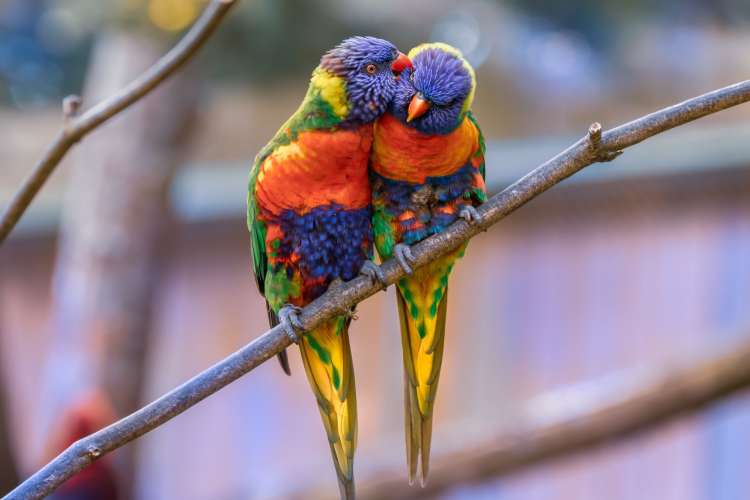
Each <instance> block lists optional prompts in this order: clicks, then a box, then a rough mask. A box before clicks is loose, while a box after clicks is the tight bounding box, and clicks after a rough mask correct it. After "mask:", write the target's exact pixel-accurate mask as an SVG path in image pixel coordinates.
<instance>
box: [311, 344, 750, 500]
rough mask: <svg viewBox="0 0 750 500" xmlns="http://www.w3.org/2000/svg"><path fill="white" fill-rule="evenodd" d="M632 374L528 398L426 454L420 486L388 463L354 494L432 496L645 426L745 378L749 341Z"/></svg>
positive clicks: (749, 371)
mask: <svg viewBox="0 0 750 500" xmlns="http://www.w3.org/2000/svg"><path fill="white" fill-rule="evenodd" d="M745 338H746V336H745ZM654 371H655V372H656V371H657V370H654ZM657 373H658V372H657ZM639 375H643V373H636V374H629V376H625V377H622V378H619V379H616V380H614V381H611V382H603V383H601V384H598V385H596V386H593V387H590V388H588V389H579V390H576V391H573V392H572V393H571V391H570V390H561V391H559V393H562V394H560V395H558V396H556V395H555V394H556V393H554V392H553V393H551V394H550V395H547V396H543V398H544V399H545V400H547V401H550V402H552V401H557V402H558V403H559V401H566V400H568V401H576V402H577V403H576V406H575V407H574V408H571V407H570V406H567V407H566V406H565V405H563V407H562V409H560V407H559V405H558V406H553V408H556V409H555V411H552V412H549V411H545V412H543V414H541V415H540V411H539V407H538V405H535V404H534V402H533V401H532V403H531V404H530V405H528V407H527V408H526V411H525V412H524V414H523V415H522V416H521V418H520V419H519V421H518V423H517V424H514V429H513V430H512V431H509V432H504V433H502V434H500V435H498V436H497V437H496V438H495V439H490V440H489V442H487V443H486V444H482V445H479V446H477V447H475V448H473V449H467V450H462V451H460V452H456V453H449V454H446V455H443V456H440V457H438V458H437V459H436V460H433V463H432V465H431V470H430V481H429V482H428V483H427V485H426V487H424V488H418V487H415V488H408V487H406V475H405V473H404V470H403V469H399V470H395V469H394V470H389V471H384V472H383V473H380V474H378V475H377V477H372V478H370V479H369V480H365V481H363V483H362V486H361V487H360V489H359V494H358V497H359V498H360V499H361V500H376V499H388V500H405V499H415V498H437V497H439V496H440V494H441V493H444V492H446V491H447V490H449V489H451V488H454V487H456V486H460V485H465V484H471V483H477V482H480V481H483V480H487V479H491V478H496V477H500V476H503V475H506V474H509V473H512V472H516V471H518V470H520V469H522V468H524V467H527V466H529V465H532V464H538V463H540V462H543V461H545V460H550V459H553V458H556V457H559V456H561V455H568V454H572V453H576V452H581V451H584V450H587V449H589V448H593V447H596V446H601V445H604V444H607V443H609V442H611V441H613V440H617V439H620V438H624V437H629V436H633V435H635V434H637V433H640V432H645V431H648V430H650V429H653V428H654V427H656V426H658V425H661V424H664V423H666V422H668V421H671V420H673V419H676V418H678V417H680V416H682V415H684V414H686V413H688V412H692V411H696V410H700V409H703V408H705V407H706V406H708V405H710V404H712V403H714V402H716V401H717V400H719V399H722V398H726V397H728V396H731V395H733V394H735V393H737V392H738V391H740V390H741V389H744V388H747V387H748V386H750V342H747V341H744V342H742V343H739V344H738V345H736V346H733V348H731V349H727V350H726V351H725V352H723V353H722V354H720V355H715V356H714V357H711V358H710V359H708V360H704V361H701V362H698V363H697V364H695V365H693V366H689V367H682V368H673V369H672V370H669V371H666V372H664V373H662V374H661V375H660V376H645V377H644V376H639ZM644 378H645V380H644ZM634 380H636V381H637V382H633V381H634ZM587 402H589V403H593V404H588V405H587ZM304 497H305V498H322V495H321V496H316V495H311V494H310V492H307V493H306V494H305V496H304Z"/></svg>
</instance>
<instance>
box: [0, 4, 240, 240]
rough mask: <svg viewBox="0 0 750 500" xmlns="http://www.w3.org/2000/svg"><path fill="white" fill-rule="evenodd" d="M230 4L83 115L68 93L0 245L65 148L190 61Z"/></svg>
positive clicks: (0, 229)
mask: <svg viewBox="0 0 750 500" xmlns="http://www.w3.org/2000/svg"><path fill="white" fill-rule="evenodd" d="M234 3H235V2H234V0H213V1H212V2H211V3H210V4H209V5H208V6H207V7H206V9H205V10H204V11H203V14H202V15H201V16H200V17H199V18H198V20H196V22H195V24H193V26H192V27H191V28H190V31H188V32H187V33H186V34H185V36H184V37H183V38H182V39H181V40H180V41H179V42H178V43H177V45H175V46H174V47H173V48H172V50H170V51H169V52H167V53H166V54H165V55H164V57H162V58H161V59H159V60H158V61H157V62H156V63H155V64H154V65H153V66H151V67H150V68H149V69H147V70H146V71H145V72H144V73H143V74H142V75H141V76H139V77H138V78H136V79H135V80H133V81H132V82H131V83H130V84H129V85H128V86H127V87H125V88H123V89H122V90H121V91H120V92H118V93H117V94H115V95H113V96H112V97H109V98H108V99H106V100H104V101H102V102H100V103H99V104H97V105H96V106H94V107H93V108H91V109H89V110H88V111H86V112H85V113H84V114H83V115H81V116H79V117H75V115H76V114H77V112H78V108H79V107H80V105H81V102H80V99H79V98H76V96H70V97H68V98H66V99H65V100H64V101H63V117H64V118H65V124H64V126H63V129H62V130H61V131H60V132H59V133H58V134H57V136H56V137H55V139H54V140H53V141H52V144H51V145H50V146H49V147H48V148H47V151H46V152H45V153H44V156H42V158H41V159H40V160H39V161H38V162H37V164H36V165H34V169H33V170H32V171H31V174H30V175H29V176H28V177H27V178H26V180H24V182H23V184H22V185H21V187H20V189H19V190H18V192H16V194H15V195H14V196H13V198H12V199H11V200H10V203H8V206H7V207H6V208H5V210H4V211H3V214H2V216H0V245H2V243H3V242H4V241H5V239H6V238H7V237H8V235H9V234H10V232H11V231H12V230H13V228H14V227H15V226H16V224H17V223H18V221H19V219H20V218H21V216H22V215H23V214H24V212H26V209H28V208H29V205H30V204H31V202H32V200H33V199H34V197H35V196H36V194H37V193H38V192H39V190H40V189H41V188H42V186H43V185H44V183H45V182H47V179H49V177H50V175H52V172H54V170H55V168H56V167H57V165H59V163H60V161H62V159H63V157H64V156H65V155H66V153H67V152H68V150H70V148H71V147H72V146H73V145H74V144H75V143H77V142H78V141H80V140H81V139H82V138H83V137H84V136H85V135H86V134H88V133H89V132H91V131H92V130H94V129H95V128H97V127H98V126H99V125H101V124H103V123H104V122H106V121H107V120H109V119H110V118H112V117H113V116H115V115H116V114H117V113H119V112H120V111H122V110H124V109H125V108H127V107H128V106H130V105H132V104H133V103H135V102H136V101H138V100H139V99H141V98H142V97H144V96H145V95H146V94H148V93H149V92H151V91H152V90H154V88H156V87H157V86H158V85H159V84H160V83H162V82H163V81H164V80H166V79H167V78H168V77H169V76H170V75H172V74H173V73H174V72H175V71H177V70H178V69H179V68H180V67H181V66H182V65H184V64H185V63H186V62H187V61H188V60H190V58H192V57H193V56H194V55H195V53H196V52H197V51H198V49H200V47H201V46H202V45H203V44H204V43H205V42H206V40H208V38H209V37H210V36H211V34H212V33H213V32H214V30H215V29H216V27H217V26H218V25H219V23H220V22H221V20H222V19H223V18H224V15H225V14H226V13H227V12H228V11H229V9H230V8H231V7H232V5H233V4H234Z"/></svg>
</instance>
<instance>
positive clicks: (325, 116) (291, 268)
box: [247, 37, 398, 499]
mask: <svg viewBox="0 0 750 500" xmlns="http://www.w3.org/2000/svg"><path fill="white" fill-rule="evenodd" d="M397 55H398V51H397V50H396V48H395V47H394V46H393V45H392V44H391V43H389V42H386V41H385V40H380V39H377V38H372V37H353V38H350V39H347V40H345V41H344V42H342V43H341V44H340V45H338V46H337V47H335V48H334V49H332V50H331V51H329V52H328V53H326V54H325V55H324V56H323V57H322V59H321V64H320V65H319V66H318V67H317V68H316V69H315V70H314V71H313V73H312V77H311V80H310V86H309V87H308V91H307V94H306V95H305V98H304V100H303V101H302V104H301V105H300V107H299V108H298V109H297V111H296V112H295V113H294V114H293V115H292V116H291V118H289V119H288V120H287V121H286V123H284V125H282V126H281V128H280V129H279V131H278V132H277V133H276V135H275V136H274V137H273V139H272V140H271V141H270V142H269V143H268V145H266V147H264V148H263V150H261V152H260V153H259V154H258V156H257V157H256V159H255V163H254V165H253V168H252V170H251V172H250V182H249V189H248V200H247V201H248V204H247V219H248V227H249V230H250V234H251V238H250V242H251V249H252V255H253V261H252V262H253V271H254V274H255V279H256V282H257V284H258V289H259V290H260V292H261V294H262V295H263V296H264V297H265V299H266V304H267V309H268V317H269V322H270V323H271V325H273V324H275V323H277V322H278V313H279V311H280V309H281V308H282V307H283V306H284V305H285V304H292V305H295V306H305V305H307V304H309V303H310V302H311V301H312V300H314V299H315V298H317V297H319V296H320V295H321V294H323V293H324V292H325V291H326V289H327V288H328V287H329V285H330V284H331V283H332V282H333V281H334V280H341V281H348V280H350V279H352V278H354V277H355V276H357V274H358V273H359V270H360V268H361V267H362V264H363V263H364V262H365V260H367V259H370V258H371V257H372V229H371V217H372V207H371V192H370V182H369V177H368V171H367V167H368V159H369V155H370V149H371V145H372V134H373V124H372V122H373V121H374V120H375V119H376V118H377V117H378V116H379V115H380V114H382V113H383V112H384V111H385V109H386V107H387V105H388V102H389V101H390V99H391V97H392V95H393V92H394V89H395V78H394V76H393V73H392V72H391V70H390V64H391V62H392V61H393V60H394V59H395V58H396V56H397ZM370 67H374V68H375V71H374V72H373V71H369V70H367V71H366V69H367V68H370ZM348 328H349V319H347V318H346V317H345V316H342V317H338V318H336V319H334V320H331V321H329V322H327V323H325V324H324V325H322V326H320V327H318V328H316V329H315V330H313V331H311V332H307V334H306V335H304V336H303V337H302V339H301V341H300V345H299V348H300V353H301V356H302V362H303V364H304V367H305V373H306V375H307V378H308V381H309V383H310V387H311V389H312V391H313V393H314V395H315V398H316V401H317V404H318V408H319V410H320V414H321V417H322V420H323V426H324V427H325V431H326V434H327V436H328V441H329V443H330V451H331V456H332V458H333V462H334V465H335V469H336V475H337V478H338V481H339V489H340V492H341V498H343V499H350V498H354V482H353V480H354V469H353V459H354V450H355V448H356V436H357V407H356V406H357V405H356V396H355V383H354V370H353V366H352V359H351V351H350V348H349V337H348ZM279 360H280V362H281V365H282V368H283V369H284V371H286V372H287V373H288V372H289V363H288V359H287V357H286V354H285V353H282V354H281V355H280V356H279Z"/></svg>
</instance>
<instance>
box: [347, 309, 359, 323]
mask: <svg viewBox="0 0 750 500" xmlns="http://www.w3.org/2000/svg"><path fill="white" fill-rule="evenodd" d="M344 316H346V317H347V318H348V319H350V320H352V321H357V320H358V319H359V316H357V308H356V307H352V308H351V309H347V311H346V312H345V313H344Z"/></svg>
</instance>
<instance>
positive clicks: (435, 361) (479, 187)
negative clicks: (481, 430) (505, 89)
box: [370, 44, 487, 485]
mask: <svg viewBox="0 0 750 500" xmlns="http://www.w3.org/2000/svg"><path fill="white" fill-rule="evenodd" d="M412 55H413V57H414V59H413V62H414V74H413V77H412V75H411V74H410V73H408V70H407V71H406V72H405V73H406V74H405V75H404V74H402V79H401V83H400V86H399V90H398V91H397V93H396V96H395V97H394V100H393V102H392V104H391V108H390V110H389V112H388V113H386V114H385V115H383V117H381V118H380V120H378V122H377V123H376V125H375V133H374V139H373V153H372V155H371V159H370V167H371V174H370V177H371V183H372V188H373V232H374V240H375V247H376V248H377V250H378V254H379V255H380V256H381V258H382V259H389V258H391V257H392V256H393V250H394V246H395V245H396V244H399V243H405V244H409V245H411V244H414V243H416V242H418V241H420V240H422V239H424V238H426V237H428V236H430V235H433V234H438V233H440V232H441V231H443V230H445V228H447V227H448V226H449V225H450V224H452V223H453V222H455V221H456V219H458V217H460V216H461V213H462V210H464V209H466V208H467V207H468V206H472V207H473V206H475V205H479V204H481V203H482V202H484V201H485V200H486V196H487V195H486V189H485V182H484V140H483V138H482V133H481V131H480V129H479V125H478V124H477V122H476V120H475V119H474V117H473V116H472V114H471V112H470V111H469V107H470V105H471V101H472V99H473V95H474V87H475V77H474V71H473V69H471V66H469V65H468V63H467V62H466V61H465V60H464V59H463V57H461V55H460V53H459V52H458V51H457V50H456V49H454V48H452V47H450V46H446V45H445V44H426V45H422V46H419V47H417V48H416V49H413V50H412V51H411V52H410V57H411V56H412ZM404 76H406V77H407V78H408V82H409V83H407V82H406V81H404ZM417 94H420V98H423V99H428V100H429V101H430V106H429V109H428V111H427V112H426V113H425V114H423V115H420V117H418V118H417V119H416V120H414V121H411V120H407V109H406V108H407V107H408V106H409V103H410V101H411V100H412V99H413V98H414V96H415V95H417ZM465 249H466V245H462V246H461V247H459V248H458V249H456V250H454V251H453V252H451V253H449V254H447V255H445V256H443V257H441V258H440V259H438V260H436V261H434V262H432V263H430V264H428V265H427V266H425V267H423V268H421V269H417V270H415V271H414V273H413V274H412V275H411V276H407V277H405V278H403V279H401V280H400V281H399V282H398V284H397V293H396V295H397V304H398V314H399V324H400V330H401V343H402V351H403V365H404V424H405V438H406V440H405V441H406V459H407V464H408V471H409V481H410V483H411V482H413V481H414V480H415V479H419V480H420V482H421V484H422V485H424V484H425V481H426V480H427V476H428V473H429V468H430V448H431V443H432V422H433V412H434V405H435V398H436V395H437V388H438V382H439V380H440V369H441V366H442V362H443V352H444V346H445V325H446V313H447V307H448V280H449V277H450V273H451V271H452V270H453V266H454V265H455V263H456V261H457V260H458V259H459V258H460V257H461V256H463V253H464V251H465Z"/></svg>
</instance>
